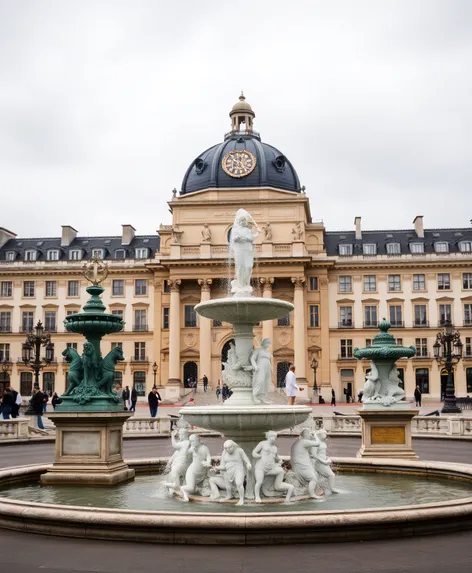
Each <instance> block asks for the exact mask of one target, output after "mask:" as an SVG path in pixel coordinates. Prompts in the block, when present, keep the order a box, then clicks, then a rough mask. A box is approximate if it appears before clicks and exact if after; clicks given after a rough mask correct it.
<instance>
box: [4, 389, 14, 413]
mask: <svg viewBox="0 0 472 573" xmlns="http://www.w3.org/2000/svg"><path fill="white" fill-rule="evenodd" d="M14 407H15V396H13V392H12V391H11V388H10V386H7V387H6V388H5V392H4V394H3V398H2V417H3V419H4V420H9V419H10V414H11V413H12V411H13V408H14Z"/></svg>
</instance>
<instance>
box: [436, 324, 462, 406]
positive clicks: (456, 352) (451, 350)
mask: <svg viewBox="0 0 472 573" xmlns="http://www.w3.org/2000/svg"><path fill="white" fill-rule="evenodd" d="M433 349H434V358H435V359H436V360H437V362H438V364H440V365H444V366H445V367H446V370H447V386H446V395H445V397H444V406H443V408H442V410H441V413H443V414H460V413H461V412H462V410H461V409H460V408H459V406H458V405H457V404H456V395H455V390H454V378H453V367H454V365H455V364H457V363H458V362H459V360H460V359H461V358H462V342H461V339H460V334H459V332H458V331H457V330H454V327H453V325H452V323H451V321H450V320H446V321H445V323H444V332H438V333H437V335H436V342H435V343H434V344H433Z"/></svg>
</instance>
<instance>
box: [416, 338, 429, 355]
mask: <svg viewBox="0 0 472 573" xmlns="http://www.w3.org/2000/svg"><path fill="white" fill-rule="evenodd" d="M415 347H416V356H419V357H420V358H426V357H427V356H428V339H427V338H415Z"/></svg>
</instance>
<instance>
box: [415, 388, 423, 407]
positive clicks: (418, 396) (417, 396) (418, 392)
mask: <svg viewBox="0 0 472 573" xmlns="http://www.w3.org/2000/svg"><path fill="white" fill-rule="evenodd" d="M421 396H422V394H421V390H420V387H419V386H417V387H416V388H415V404H416V405H417V406H419V407H420V408H421Z"/></svg>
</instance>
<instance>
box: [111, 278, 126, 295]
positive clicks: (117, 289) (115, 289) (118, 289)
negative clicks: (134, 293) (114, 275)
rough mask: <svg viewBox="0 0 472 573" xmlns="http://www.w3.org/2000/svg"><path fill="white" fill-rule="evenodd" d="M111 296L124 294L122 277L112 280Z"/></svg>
mask: <svg viewBox="0 0 472 573" xmlns="http://www.w3.org/2000/svg"><path fill="white" fill-rule="evenodd" d="M112 293H113V296H124V294H125V281H124V280H122V279H114V280H113V281H112Z"/></svg>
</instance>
